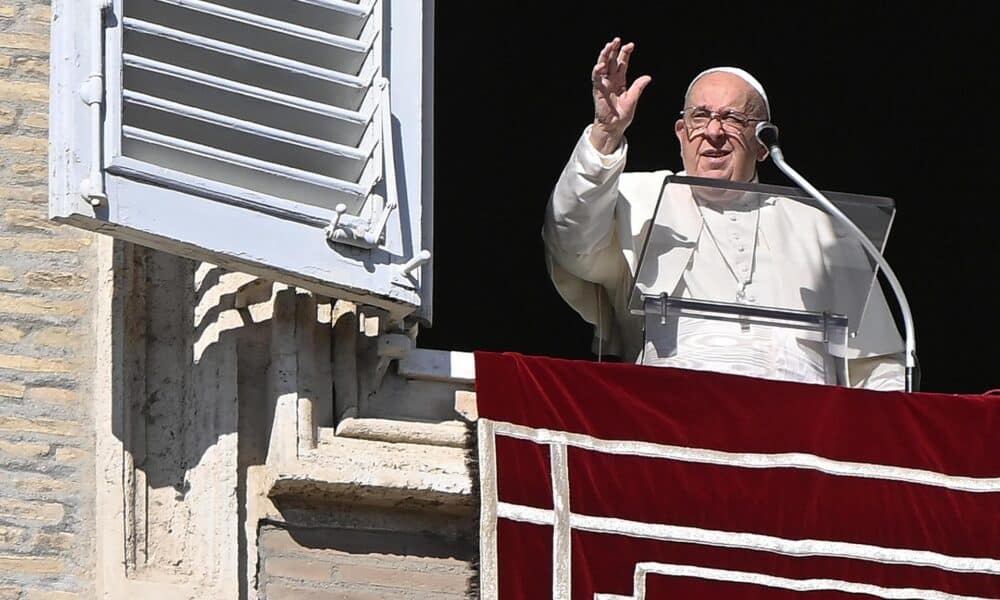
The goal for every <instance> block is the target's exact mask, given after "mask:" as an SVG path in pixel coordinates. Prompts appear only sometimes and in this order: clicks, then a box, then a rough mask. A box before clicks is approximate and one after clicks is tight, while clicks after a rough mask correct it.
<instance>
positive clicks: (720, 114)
mask: <svg viewBox="0 0 1000 600" xmlns="http://www.w3.org/2000/svg"><path fill="white" fill-rule="evenodd" d="M692 109H701V110H704V111H706V112H708V121H707V122H706V123H705V125H704V126H702V127H697V128H696V127H692V126H690V125H689V124H688V122H687V119H686V118H685V116H684V113H686V112H687V111H689V110H692ZM727 113H729V114H730V115H732V114H734V113H735V114H740V115H743V116H745V117H746V123H744V124H742V125H740V132H743V131H746V129H747V127H749V126H750V124H751V123H755V122H761V121H767V119H759V118H757V117H751V116H750V115H748V114H746V113H745V112H743V111H741V110H731V109H728V108H726V109H723V110H722V111H721V112H718V111H714V110H709V109H707V108H705V107H704V106H686V107H684V109H683V110H681V111H680V113H678V114H679V116H680V118H681V120H682V121H684V126H685V127H687V128H688V129H689V130H690V131H691V133H692V135H693V134H694V133H696V132H701V131H705V130H706V129H708V126H709V124H710V123H711V122H712V121H714V120H716V119H718V120H719V126H720V127H722V128H723V129H726V122H725V120H724V119H723V115H725V114H727Z"/></svg>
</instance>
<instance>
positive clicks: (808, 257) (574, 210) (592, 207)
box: [543, 128, 904, 389]
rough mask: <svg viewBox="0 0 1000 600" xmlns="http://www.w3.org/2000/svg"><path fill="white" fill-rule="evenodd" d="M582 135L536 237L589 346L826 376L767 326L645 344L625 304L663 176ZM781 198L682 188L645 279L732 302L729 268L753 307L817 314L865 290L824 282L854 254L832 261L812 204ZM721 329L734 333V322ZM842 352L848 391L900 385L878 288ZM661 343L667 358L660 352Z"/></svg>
mask: <svg viewBox="0 0 1000 600" xmlns="http://www.w3.org/2000/svg"><path fill="white" fill-rule="evenodd" d="M588 134H589V128H588V130H585V131H584V133H583V135H582V136H581V138H580V139H579V141H578V143H577V145H576V148H575V150H574V152H573V155H572V156H571V157H570V160H569V162H568V163H567V165H566V167H565V169H564V170H563V172H562V174H561V175H560V178H559V181H558V182H557V184H556V187H555V189H554V191H553V194H552V197H551V200H550V202H549V205H548V209H547V211H546V219H545V227H544V230H543V238H544V240H545V245H546V253H547V262H548V267H549V272H550V275H551V277H552V280H553V282H554V284H555V286H556V288H557V289H558V291H559V293H560V294H561V295H562V297H563V298H564V299H565V300H566V301H567V302H568V303H569V304H570V305H571V306H572V307H573V308H574V309H575V310H576V311H577V312H579V313H580V315H581V316H582V317H583V318H584V319H585V320H586V321H588V322H590V323H592V324H593V325H594V326H595V348H594V349H595V351H598V352H600V353H603V354H615V355H619V356H621V357H622V358H623V359H625V360H629V361H638V360H641V361H643V362H646V363H651V362H652V363H654V364H673V365H675V366H687V367H692V368H704V369H707V370H714V371H725V372H738V373H741V374H745V375H751V376H758V377H766V378H773V379H785V380H794V381H804V382H811V383H819V382H823V381H826V380H828V379H829V375H828V373H829V365H828V364H826V363H828V362H829V361H824V360H822V356H821V354H822V353H821V352H819V350H818V347H817V346H816V345H815V344H814V343H812V342H808V341H803V340H802V339H801V338H799V337H797V336H796V335H795V334H793V333H790V332H789V333H780V332H778V331H779V330H777V329H775V328H760V327H752V328H751V333H750V337H746V336H745V334H746V332H745V331H742V330H740V331H736V330H734V329H733V328H725V327H723V328H718V327H717V325H712V324H704V322H703V323H701V324H698V325H695V324H694V323H693V322H690V321H686V320H685V321H683V322H681V323H680V326H679V327H678V331H677V338H676V347H675V348H674V349H672V350H670V349H669V345H670V344H669V343H668V342H669V341H666V340H661V342H664V343H663V344H660V348H659V349H658V348H657V347H650V346H649V344H646V340H644V338H643V333H642V321H641V318H640V317H635V316H632V315H630V314H629V311H628V308H627V304H628V299H629V296H630V294H631V290H632V286H633V278H634V277H635V273H634V271H635V268H636V266H637V261H638V253H639V251H640V249H641V244H642V241H643V240H644V239H645V237H646V232H647V231H648V228H649V227H650V226H651V223H650V220H651V218H652V216H653V210H654V207H655V203H656V200H657V198H658V197H659V195H660V192H661V189H662V184H663V179H664V177H666V176H667V175H670V174H671V173H670V172H669V171H655V172H641V173H623V171H624V167H625V157H626V154H627V145H626V144H625V143H624V142H623V144H622V146H621V147H619V149H618V150H616V151H615V152H614V153H613V154H610V155H602V154H600V153H598V152H597V150H596V149H594V148H593V146H592V145H591V144H590V142H589V140H588ZM682 189H683V188H682ZM785 200H786V201H782V200H781V199H769V200H768V201H766V202H763V203H762V206H760V207H746V206H731V207H722V208H720V207H718V206H716V207H709V206H707V205H705V206H702V207H701V208H700V209H699V206H698V204H697V203H696V201H695V200H694V198H693V197H692V196H691V194H690V191H688V192H687V194H686V195H685V194H684V193H675V194H673V195H669V194H668V195H667V196H665V197H664V202H665V205H663V206H661V209H660V212H659V214H658V215H657V222H656V224H655V225H656V226H658V227H665V228H666V229H665V230H664V231H665V232H666V233H662V232H661V234H660V235H658V236H657V239H659V240H666V244H667V245H666V246H664V247H662V248H657V249H655V251H654V254H655V255H656V256H657V261H658V264H657V266H656V280H655V281H653V282H649V281H647V282H643V283H644V284H645V285H646V287H647V288H655V289H657V290H658V291H664V292H667V293H670V294H674V295H680V296H681V297H693V298H703V299H704V298H719V299H722V298H735V297H736V291H737V288H738V284H737V282H736V279H735V277H734V275H733V273H732V272H731V271H730V268H731V267H733V268H735V269H736V274H737V275H739V276H740V278H741V280H745V277H744V276H743V275H742V273H746V272H747V271H750V270H752V271H753V278H752V282H751V283H750V284H749V285H748V286H747V287H746V292H747V294H746V297H747V299H748V301H750V300H752V301H753V302H756V303H757V304H759V305H761V306H783V307H786V308H800V309H805V310H813V309H814V307H815V306H817V305H821V306H830V305H835V300H837V299H836V298H834V296H836V295H837V294H843V293H845V290H848V289H853V292H855V293H856V292H857V290H858V288H859V287H863V286H856V285H852V286H845V285H840V286H838V285H831V284H830V276H831V275H830V274H831V273H833V274H834V275H833V277H834V279H836V277H837V275H836V274H837V273H843V272H845V271H848V270H850V269H838V268H837V264H836V263H837V262H838V261H840V263H842V264H848V263H851V262H856V261H858V260H862V261H863V260H866V259H865V258H864V256H863V254H860V248H859V249H858V254H857V255H856V256H855V255H853V254H843V253H842V252H841V254H839V255H836V256H833V257H832V259H831V256H829V248H830V247H831V245H833V246H836V245H837V240H838V238H839V236H842V234H841V233H838V232H837V231H835V230H834V228H833V226H832V223H831V222H830V220H829V218H828V217H826V215H823V214H822V213H820V212H819V211H817V210H816V209H813V208H811V207H808V206H805V205H802V204H799V203H797V202H793V201H790V200H787V199H785ZM758 210H759V211H760V212H759V215H758V214H757V212H756V211H758ZM734 216H735V217H736V218H735V220H733V217H734ZM758 218H759V221H757V219H758ZM751 220H752V221H753V222H751ZM706 221H707V222H708V229H711V232H713V233H715V236H714V238H715V239H714V241H713V240H712V239H711V238H710V234H709V233H708V232H707V231H706V227H705V222H706ZM758 228H759V240H757V250H756V264H755V265H751V264H749V263H748V262H747V261H751V260H753V258H752V256H751V254H752V253H751V247H750V244H752V243H753V242H754V240H753V239H752V238H753V235H754V234H755V233H756V232H755V230H756V229H758ZM803 228H811V230H812V231H814V232H815V238H816V239H818V240H819V243H816V242H813V243H811V244H804V243H803V242H802V240H803V239H804V238H802V236H799V235H797V232H800V231H802V230H803ZM840 246H843V247H847V246H848V245H845V244H840ZM740 247H742V248H743V249H744V250H742V251H740V250H739V248H740ZM723 252H725V253H726V255H727V256H723ZM727 257H728V258H729V265H728V266H727V263H726V258H727ZM831 260H832V262H831ZM824 282H825V283H824ZM839 300H841V301H843V298H840V299H839ZM831 302H834V304H831ZM721 325H733V326H734V327H735V328H736V329H740V327H739V325H738V324H731V323H721ZM758 329H760V330H761V331H754V330H758ZM768 331H769V332H770V333H766V332H768ZM741 336H743V337H741ZM654 346H655V345H654ZM849 346H850V347H849V349H848V358H849V361H848V368H849V374H850V380H851V383H852V385H855V386H858V387H868V388H872V389H902V387H903V373H904V371H903V366H902V360H901V358H902V355H901V353H902V350H903V344H902V340H901V338H900V336H899V333H898V331H897V330H896V328H895V325H894V323H893V321H892V318H891V313H890V312H889V310H888V306H887V305H886V302H885V299H884V297H883V295H882V292H881V289H879V287H878V286H875V287H874V288H873V290H872V293H871V295H870V296H869V297H868V300H867V305H866V308H865V311H864V317H863V319H862V322H861V325H860V328H859V333H858V335H857V337H855V338H853V339H851V340H849ZM723 347H729V348H730V349H729V350H723V349H722V348H723ZM663 348H668V351H667V352H665V353H662V352H661V350H662V349H663ZM734 355H738V358H734ZM699 363H700V366H699ZM765 365H766V366H765Z"/></svg>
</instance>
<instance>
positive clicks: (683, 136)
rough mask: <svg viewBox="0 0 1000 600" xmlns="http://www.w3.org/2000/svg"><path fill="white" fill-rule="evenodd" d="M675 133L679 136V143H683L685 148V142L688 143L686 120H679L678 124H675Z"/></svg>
mask: <svg viewBox="0 0 1000 600" xmlns="http://www.w3.org/2000/svg"><path fill="white" fill-rule="evenodd" d="M674 133H675V134H677V141H678V142H680V143H681V148H683V147H684V142H686V141H687V128H686V127H684V119H677V122H676V123H674ZM682 152H683V151H682Z"/></svg>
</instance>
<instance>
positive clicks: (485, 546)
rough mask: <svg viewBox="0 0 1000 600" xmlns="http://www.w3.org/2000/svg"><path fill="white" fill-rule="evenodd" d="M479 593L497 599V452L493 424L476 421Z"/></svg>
mask: <svg viewBox="0 0 1000 600" xmlns="http://www.w3.org/2000/svg"><path fill="white" fill-rule="evenodd" d="M478 434H479V494H480V504H479V506H480V508H479V590H480V592H479V593H480V596H479V597H480V598H482V599H483V600H497V599H498V597H499V594H500V588H499V586H498V585H497V573H498V572H497V507H498V503H497V500H498V496H497V450H496V434H495V433H494V427H493V421H490V420H489V419H480V420H479V430H478Z"/></svg>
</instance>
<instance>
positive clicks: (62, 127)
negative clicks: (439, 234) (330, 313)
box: [50, 0, 433, 322]
mask: <svg viewBox="0 0 1000 600" xmlns="http://www.w3.org/2000/svg"><path fill="white" fill-rule="evenodd" d="M129 1H130V0H114V2H113V7H112V9H111V10H109V11H107V12H106V13H105V18H104V23H105V29H104V32H103V38H104V44H105V45H104V49H103V50H104V51H105V52H104V55H103V58H104V61H103V62H104V83H105V87H106V89H105V90H104V98H103V99H104V117H105V118H104V122H103V127H102V128H101V129H100V131H97V132H95V131H94V127H93V123H92V122H91V121H90V120H88V115H89V114H90V113H89V109H88V106H87V105H86V104H85V103H84V102H83V101H82V100H81V97H80V87H81V85H82V84H83V83H84V82H85V81H86V80H87V77H89V74H88V73H87V70H88V69H87V65H89V64H90V63H91V61H92V60H93V59H94V58H95V55H96V57H97V58H101V57H102V53H101V51H100V50H97V49H95V47H94V43H93V40H92V39H88V32H87V31H86V30H85V28H83V27H78V26H75V24H78V23H85V22H88V21H87V19H88V17H89V18H91V19H93V17H94V15H95V12H94V11H96V10H98V9H99V7H100V6H101V5H102V3H103V0H82V1H81V0H53V13H54V15H55V19H54V23H53V29H52V65H53V66H52V68H53V74H52V90H51V103H50V112H51V119H52V128H51V132H50V142H51V143H50V164H51V165H52V176H53V177H52V184H51V186H50V216H51V217H52V218H53V219H55V220H57V221H60V222H64V223H67V224H71V225H75V226H79V227H82V228H85V229H89V230H94V231H99V232H102V233H106V234H109V235H112V236H115V237H119V238H122V239H125V240H128V241H132V242H135V243H139V244H143V245H147V246H151V247H154V248H158V249H160V250H164V251H167V252H171V253H175V254H178V255H182V256H186V257H188V258H192V259H196V260H205V261H207V262H212V263H215V264H220V265H223V266H226V267H227V268H232V269H235V270H241V271H246V272H248V273H251V274H254V275H258V276H261V277H265V278H269V279H274V280H278V281H283V282H287V283H290V284H293V285H297V286H301V287H304V288H307V289H311V290H314V291H316V292H318V293H321V294H323V295H327V296H331V297H336V298H344V299H347V300H351V301H354V302H358V303H361V304H366V305H371V306H375V307H377V308H379V309H382V310H385V311H386V313H387V314H388V315H389V317H390V321H394V320H402V319H403V318H405V317H408V316H412V317H416V318H418V319H420V320H422V321H424V322H429V321H430V318H431V306H430V299H431V288H430V282H431V268H430V265H429V264H422V265H421V266H419V267H418V268H410V269H409V270H407V268H408V267H413V265H414V261H417V262H420V256H421V252H422V251H423V250H424V249H425V248H426V249H429V248H430V246H431V240H432V238H431V236H432V228H431V223H430V217H431V210H430V204H431V202H432V192H433V191H432V187H431V185H432V179H431V176H430V174H431V167H432V164H431V160H432V156H433V153H432V152H433V146H432V131H431V129H430V125H431V121H430V116H431V113H432V99H433V72H432V69H431V68H430V64H431V59H432V44H433V37H432V36H433V0H422V1H420V2H410V3H407V2H399V3H393V5H392V7H391V10H389V9H388V8H386V9H385V11H382V10H378V9H380V8H381V7H383V6H387V4H385V3H387V2H388V0H376V1H375V2H372V1H371V0H361V2H360V4H359V6H360V7H361V8H364V7H365V6H367V5H369V4H374V5H375V9H376V10H374V11H373V16H372V17H369V18H374V17H375V16H376V15H377V16H380V17H382V19H383V21H382V23H381V31H380V32H376V37H375V39H374V45H377V46H379V47H378V48H373V49H372V50H371V52H377V53H378V54H379V55H381V59H380V63H381V67H380V69H379V70H381V71H383V72H385V73H386V74H389V73H391V72H393V71H396V72H400V73H406V74H408V75H409V80H408V81H407V82H406V83H403V84H397V83H395V82H393V84H392V85H390V88H389V89H390V91H391V94H392V102H391V109H392V124H393V134H392V135H393V137H392V139H391V142H394V143H393V144H390V145H394V146H396V153H395V156H394V157H391V158H393V160H386V161H385V167H386V168H388V167H390V166H392V167H394V169H395V170H394V172H393V173H392V174H388V173H384V172H383V171H384V169H383V168H379V169H376V170H375V171H376V174H380V175H381V176H380V178H379V180H378V181H377V182H374V185H373V186H372V193H373V194H375V195H377V196H378V197H379V198H386V196H387V195H388V196H397V197H398V199H399V202H398V206H397V208H396V209H395V210H394V211H391V212H387V213H386V215H385V216H384V219H385V230H384V233H383V235H382V236H381V238H380V239H378V240H374V242H375V243H374V247H363V248H359V247H354V246H350V245H345V244H341V243H337V242H333V243H331V242H329V241H328V240H327V239H326V233H325V232H324V229H329V226H330V221H332V220H334V219H335V218H336V217H337V213H336V210H331V207H330V206H328V205H325V206H324V205H318V204H317V203H316V202H302V201H299V200H297V197H296V196H295V194H288V195H289V196H292V197H278V196H276V195H274V194H272V193H268V192H270V190H265V191H263V192H262V191H257V190H248V189H245V188H242V187H240V186H239V185H233V184H232V182H225V181H210V180H206V179H205V178H202V177H198V176H197V175H196V174H195V175H192V173H190V172H188V173H184V172H181V171H178V170H176V169H171V168H168V167H169V166H171V165H167V166H162V165H159V166H158V165H152V166H150V165H149V164H148V163H146V162H145V161H143V160H141V159H140V158H136V157H129V156H128V155H127V153H124V152H123V151H122V150H123V148H122V145H121V143H120V141H121V139H122V138H121V135H122V133H123V131H125V129H124V128H123V126H124V125H126V123H127V121H125V120H122V119H121V118H120V116H121V115H122V112H123V106H122V98H123V96H122V93H123V89H124V88H123V87H120V86H121V83H122V75H123V73H124V68H125V67H124V61H123V56H124V49H125V48H124V47H123V45H122V43H120V42H121V41H122V40H123V37H122V26H123V18H122V15H123V14H124V13H123V9H124V8H125V3H127V2H129ZM133 1H141V0H133ZM146 1H150V0H146ZM185 1H187V0H180V1H178V0H170V2H167V3H169V4H184V2H185ZM196 1H197V0H196ZM303 4H313V5H315V4H319V5H323V4H342V3H337V2H329V3H327V2H318V3H313V2H303ZM220 5H221V4H220ZM347 8H348V9H350V10H356V9H355V6H354V5H351V6H347ZM428 18H429V19H430V20H431V21H430V22H427V21H426V19H428ZM94 22H96V21H94ZM369 26H371V24H370V23H369V24H368V25H366V26H365V27H364V28H363V31H367V30H368V28H369ZM414 30H416V33H414ZM390 31H392V32H393V36H394V37H393V39H389V36H388V32H390ZM396 32H400V33H402V32H406V35H400V36H399V40H398V41H397V40H396V38H395V36H396ZM428 33H430V35H431V37H429V38H428V37H427V34H428ZM90 35H93V31H90ZM404 46H405V47H404ZM150 64H153V63H151V62H150V61H149V60H147V61H146V65H147V66H148V65H150ZM153 66H156V65H155V64H153ZM425 66H426V67H427V68H426V69H425ZM212 83H217V81H212ZM406 86H410V87H406ZM248 90H249V91H250V92H252V91H253V88H252V87H250V88H248ZM244 91H247V90H244ZM283 93H285V91H284V90H277V91H276V92H275V93H274V94H270V95H269V98H268V99H269V100H270V99H274V98H277V100H278V101H279V102H283V101H284V100H282V98H281V97H280V95H281V94H283ZM367 93H368V94H369V95H370V94H372V93H377V90H374V91H372V90H370V91H368V92H367ZM271 96H273V98H271ZM286 96H287V94H286ZM131 97H133V98H134V97H136V94H134V93H133V94H131ZM248 97H249V96H248ZM251 100H253V101H256V98H251ZM289 100H290V101H291V103H292V104H295V105H296V107H297V108H296V110H298V108H301V107H302V106H305V107H306V109H307V110H309V111H312V109H321V106H320V105H319V104H317V103H315V102H312V101H310V100H309V99H308V98H305V99H303V101H302V102H296V101H295V98H291V99H289ZM286 103H287V102H286ZM381 109H382V107H381V106H375V108H374V113H372V112H371V106H368V107H367V109H366V110H369V113H368V117H369V118H370V119H371V121H370V122H369V124H368V128H369V129H371V128H372V127H375V126H380V124H379V123H376V121H378V120H379V111H380V110H381ZM331 112H333V113H336V114H337V115H339V116H344V115H345V114H347V113H344V112H343V111H341V110H340V109H337V108H336V107H335V106H334V107H333V108H332V109H331ZM347 116H351V115H347ZM95 134H96V135H100V136H101V137H102V139H103V152H101V153H100V155H97V156H95V155H94V152H93V148H94V147H95V145H94V143H93V139H94V135H95ZM317 137H318V136H317ZM367 143H372V141H371V140H369V142H367ZM374 144H375V152H382V149H383V147H384V145H385V142H384V141H382V140H375V141H374ZM195 149H196V150H197V149H198V148H195ZM216 150H217V148H216ZM195 156H200V155H195ZM95 161H99V163H100V164H99V166H100V167H101V168H102V173H103V178H102V182H103V184H104V186H105V187H106V189H107V193H108V196H107V199H106V200H103V201H101V202H100V203H99V205H97V206H92V205H91V204H90V203H89V202H88V200H87V199H86V198H85V197H84V195H82V194H81V185H82V184H83V182H84V181H85V180H86V177H87V173H88V171H89V169H90V168H91V165H93V164H94V162H95ZM213 164H214V163H213ZM366 168H367V167H366ZM393 176H394V178H395V180H396V181H397V182H398V185H399V189H398V190H397V194H387V189H386V180H387V179H388V180H390V181H391V180H392V179H393ZM275 181H276V182H277V183H276V184H275V186H276V188H277V189H279V191H280V190H281V189H283V188H282V187H281V185H283V184H284V182H285V179H282V178H276V179H275ZM323 183H326V181H323ZM334 183H336V182H334ZM343 187H344V189H345V193H353V192H355V191H357V190H359V189H365V188H367V187H369V186H368V184H367V183H365V182H361V183H352V182H350V181H348V182H346V183H345V185H344V186H343ZM372 197H374V196H372ZM373 202H374V201H373V200H371V199H370V198H366V199H365V201H364V202H359V203H358V204H357V206H358V207H360V208H359V209H358V210H357V211H356V214H353V215H352V214H350V213H348V214H345V215H343V216H342V217H340V219H341V225H342V226H344V227H345V228H349V229H353V230H358V231H362V230H364V229H365V228H366V227H368V228H370V227H371V225H370V224H371V223H375V222H378V220H379V217H380V216H381V215H380V214H379V213H378V212H375V210H374V209H373V208H372V203H373ZM375 208H378V207H375ZM275 236H280V239H278V240H276V239H274V238H275ZM369 241H371V240H369ZM362 243H364V241H363V240H362Z"/></svg>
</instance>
